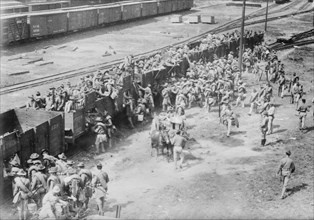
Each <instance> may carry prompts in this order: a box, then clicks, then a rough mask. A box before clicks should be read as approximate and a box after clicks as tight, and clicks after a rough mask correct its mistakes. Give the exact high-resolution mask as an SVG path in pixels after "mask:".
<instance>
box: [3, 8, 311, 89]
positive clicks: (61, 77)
mask: <svg viewBox="0 0 314 220" xmlns="http://www.w3.org/2000/svg"><path fill="white" fill-rule="evenodd" d="M311 11H313V9H310V10H306V11H301V12H294V13H289V14H286V15H281V16H277V17H271V18H269V19H268V21H273V20H277V19H281V18H285V17H289V16H291V15H297V14H303V13H308V12H311ZM252 14H253V13H252ZM249 16H250V15H248V16H246V17H249ZM255 17H259V16H255ZM251 18H252V17H250V19H251ZM240 22H241V18H238V19H235V20H233V21H231V22H227V23H226V24H224V25H221V26H219V27H217V28H214V29H212V30H210V31H206V32H204V33H202V34H200V35H197V36H194V37H191V38H188V39H186V40H183V41H180V42H177V43H174V44H171V45H168V46H165V47H162V48H158V49H155V50H152V51H149V52H145V53H141V54H137V55H136V56H134V58H140V57H142V56H149V55H153V54H156V53H157V52H158V51H160V50H163V49H166V48H169V47H173V46H178V45H182V44H187V43H193V42H196V41H198V40H200V39H201V38H203V37H204V36H206V35H207V34H209V33H213V34H216V33H221V32H225V31H228V30H232V29H234V28H237V27H240V26H241V24H240ZM263 22H265V19H260V20H256V21H253V22H247V23H246V25H254V24H258V23H263ZM123 60H124V59H117V60H115V61H112V62H107V63H105V64H104V63H101V64H96V65H92V66H87V67H84V68H80V69H76V70H71V71H67V72H61V73H58V74H55V75H53V76H46V77H42V78H40V79H34V80H29V81H26V82H22V83H17V84H15V85H11V86H6V87H3V88H1V89H0V95H5V94H9V93H13V92H16V91H19V90H24V89H28V88H32V87H35V86H40V85H44V84H47V83H52V82H57V81H60V80H65V79H69V78H73V77H77V76H82V75H86V74H88V73H91V72H94V71H97V70H99V69H109V68H111V67H112V66H113V65H117V64H120V63H122V62H123Z"/></svg>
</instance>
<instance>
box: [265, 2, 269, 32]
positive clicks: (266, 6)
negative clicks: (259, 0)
mask: <svg viewBox="0 0 314 220" xmlns="http://www.w3.org/2000/svg"><path fill="white" fill-rule="evenodd" d="M268 1H269V0H267V6H266V19H265V32H266V31H267V18H268Z"/></svg>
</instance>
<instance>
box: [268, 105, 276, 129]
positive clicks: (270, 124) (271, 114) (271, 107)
mask: <svg viewBox="0 0 314 220" xmlns="http://www.w3.org/2000/svg"><path fill="white" fill-rule="evenodd" d="M275 110H276V108H275V105H274V103H272V102H270V103H269V109H268V110H267V116H268V129H267V130H268V131H267V134H272V133H273V122H274V118H275Z"/></svg>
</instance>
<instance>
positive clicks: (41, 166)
mask: <svg viewBox="0 0 314 220" xmlns="http://www.w3.org/2000/svg"><path fill="white" fill-rule="evenodd" d="M36 169H37V170H44V169H46V167H45V166H44V165H42V164H40V165H39V166H38V167H37V168H36Z"/></svg>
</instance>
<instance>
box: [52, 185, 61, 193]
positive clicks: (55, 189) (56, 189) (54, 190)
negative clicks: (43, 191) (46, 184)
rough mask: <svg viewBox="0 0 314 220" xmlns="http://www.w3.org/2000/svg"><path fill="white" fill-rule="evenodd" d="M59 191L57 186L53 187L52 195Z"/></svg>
mask: <svg viewBox="0 0 314 220" xmlns="http://www.w3.org/2000/svg"><path fill="white" fill-rule="evenodd" d="M60 191H61V189H60V187H59V186H58V185H56V186H54V187H53V189H52V192H53V193H60Z"/></svg>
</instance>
